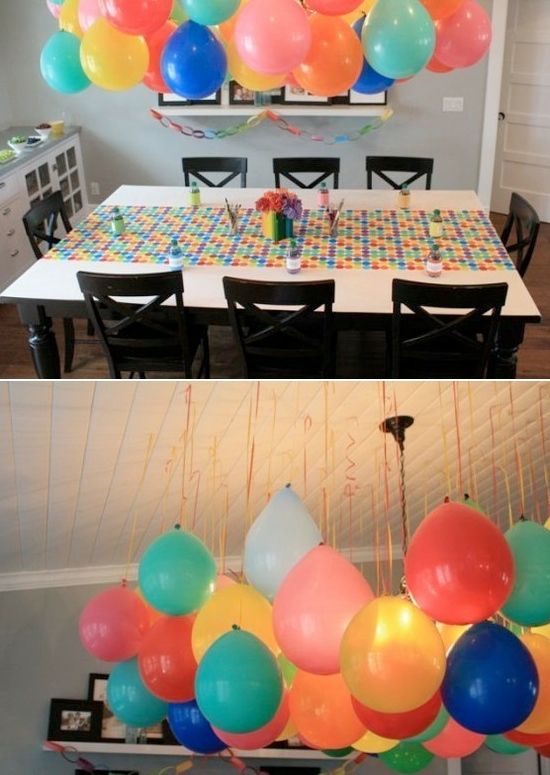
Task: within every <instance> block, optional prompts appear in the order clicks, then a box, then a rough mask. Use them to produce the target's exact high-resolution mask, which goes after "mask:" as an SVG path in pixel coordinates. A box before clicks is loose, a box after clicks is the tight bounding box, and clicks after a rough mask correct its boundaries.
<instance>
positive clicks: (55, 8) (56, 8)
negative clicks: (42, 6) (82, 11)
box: [46, 0, 61, 19]
mask: <svg viewBox="0 0 550 775" xmlns="http://www.w3.org/2000/svg"><path fill="white" fill-rule="evenodd" d="M46 5H47V6H48V11H49V12H50V13H51V15H52V16H53V18H54V19H59V14H60V13H61V5H57V4H56V3H52V2H50V0H46Z"/></svg>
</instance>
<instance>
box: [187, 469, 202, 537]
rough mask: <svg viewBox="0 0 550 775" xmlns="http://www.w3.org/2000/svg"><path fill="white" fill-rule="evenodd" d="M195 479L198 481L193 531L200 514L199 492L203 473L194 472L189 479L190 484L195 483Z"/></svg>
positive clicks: (194, 504)
mask: <svg viewBox="0 0 550 775" xmlns="http://www.w3.org/2000/svg"><path fill="white" fill-rule="evenodd" d="M193 479H196V480H197V483H196V485H195V499H194V502H193V516H192V520H191V530H193V531H194V530H195V529H196V525H197V513H198V505H199V490H200V486H201V472H200V471H193V472H192V473H191V476H190V477H189V484H191V482H192V481H193Z"/></svg>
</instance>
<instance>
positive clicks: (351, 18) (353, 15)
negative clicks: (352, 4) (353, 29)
mask: <svg viewBox="0 0 550 775" xmlns="http://www.w3.org/2000/svg"><path fill="white" fill-rule="evenodd" d="M376 2H377V0H365V1H364V2H363V3H361V5H360V6H358V7H357V8H354V9H353V11H350V12H349V13H346V14H343V15H342V19H344V21H346V22H347V23H348V24H353V23H354V22H356V21H357V19H359V18H360V17H361V16H363V15H365V16H368V15H369V13H370V12H371V11H372V9H373V7H374V4H375V3H376Z"/></svg>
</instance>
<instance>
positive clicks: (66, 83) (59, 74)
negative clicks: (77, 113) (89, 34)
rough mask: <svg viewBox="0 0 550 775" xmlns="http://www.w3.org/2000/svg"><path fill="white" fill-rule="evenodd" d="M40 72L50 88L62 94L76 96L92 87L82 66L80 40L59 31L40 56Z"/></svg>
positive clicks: (47, 43)
mask: <svg viewBox="0 0 550 775" xmlns="http://www.w3.org/2000/svg"><path fill="white" fill-rule="evenodd" d="M40 72H41V73H42V78H43V79H44V80H45V81H46V83H47V84H48V86H49V87H50V88H51V89H54V90H55V91H58V92H61V93H62V94H76V93H77V92H79V91H83V90H84V89H86V88H87V87H88V86H89V85H90V79H89V78H88V76H87V75H86V73H85V72H84V70H83V69H82V65H81V64H80V39H79V38H77V36H76V35H73V34H72V32H65V30H59V32H55V33H54V34H53V35H52V36H51V37H50V38H48V40H47V41H46V43H45V45H44V48H43V49H42V53H41V54H40Z"/></svg>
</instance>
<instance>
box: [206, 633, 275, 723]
mask: <svg viewBox="0 0 550 775" xmlns="http://www.w3.org/2000/svg"><path fill="white" fill-rule="evenodd" d="M195 693H196V699H197V704H198V706H199V708H200V710H201V713H202V714H203V715H204V716H206V718H207V720H208V721H209V722H210V724H212V726H215V727H218V728H219V729H223V730H224V731H225V732H238V733H241V732H252V731H253V730H255V729H259V728H260V727H263V726H264V725H265V724H267V722H268V721H271V719H272V718H273V716H274V715H275V713H276V712H277V709H278V707H279V705H280V702H281V699H282V695H283V679H282V676H281V671H280V670H279V665H278V664H277V660H276V659H275V657H274V656H273V654H272V653H271V651H270V650H269V649H268V648H267V646H264V644H263V643H262V642H261V641H260V640H259V639H258V638H257V637H256V636H255V635H252V633H250V632H244V631H243V630H232V631H231V632H226V633H225V635H222V636H221V638H218V640H216V641H214V643H213V644H212V645H211V646H210V648H209V649H208V651H207V652H206V654H205V655H204V656H203V658H202V659H201V661H200V663H199V666H198V669H197V674H196V676H195Z"/></svg>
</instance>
